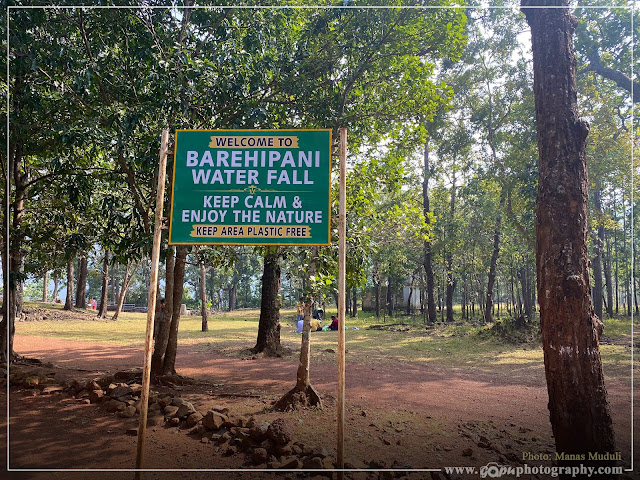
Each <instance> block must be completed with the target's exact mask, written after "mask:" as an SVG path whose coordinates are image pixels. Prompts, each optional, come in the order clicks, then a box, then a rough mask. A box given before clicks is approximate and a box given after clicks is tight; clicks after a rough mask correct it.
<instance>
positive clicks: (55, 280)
mask: <svg viewBox="0 0 640 480" xmlns="http://www.w3.org/2000/svg"><path fill="white" fill-rule="evenodd" d="M58 283H59V279H58V275H55V274H54V276H53V297H52V298H53V301H54V302H56V301H57V300H58Z"/></svg>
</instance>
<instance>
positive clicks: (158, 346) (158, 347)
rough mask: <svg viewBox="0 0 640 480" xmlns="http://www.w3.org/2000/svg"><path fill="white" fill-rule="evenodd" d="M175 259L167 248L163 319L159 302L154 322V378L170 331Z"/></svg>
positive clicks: (171, 251) (152, 365)
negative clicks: (155, 324)
mask: <svg viewBox="0 0 640 480" xmlns="http://www.w3.org/2000/svg"><path fill="white" fill-rule="evenodd" d="M175 258H176V257H175V254H174V249H173V247H172V246H169V248H168V249H167V258H166V261H165V308H164V318H161V316H160V302H156V322H158V321H160V323H159V324H158V334H157V335H156V338H155V343H154V345H153V347H154V348H153V355H152V356H151V375H152V376H154V377H155V376H158V375H160V374H161V373H162V363H163V359H164V354H165V353H166V351H167V344H168V343H169V331H170V329H171V317H172V315H173V284H174V281H173V273H174V267H175ZM158 291H159V290H158Z"/></svg>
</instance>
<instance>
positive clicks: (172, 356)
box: [162, 247, 188, 375]
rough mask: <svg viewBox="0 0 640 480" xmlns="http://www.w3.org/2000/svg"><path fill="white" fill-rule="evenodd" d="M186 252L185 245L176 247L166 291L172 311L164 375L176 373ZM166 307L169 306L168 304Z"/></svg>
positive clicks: (163, 365) (163, 366)
mask: <svg viewBox="0 0 640 480" xmlns="http://www.w3.org/2000/svg"><path fill="white" fill-rule="evenodd" d="M187 253H188V250H187V247H178V251H177V253H176V264H175V267H174V268H173V292H169V291H168V295H173V305H172V308H173V311H172V312H171V324H170V326H169V338H168V340H167V350H166V352H165V354H164V359H163V362H162V373H163V374H164V375H175V373H176V354H177V353H178V328H179V326H180V308H181V306H182V295H183V293H184V269H185V266H186V263H187ZM166 308H169V307H168V305H167V307H166ZM165 322H166V320H165Z"/></svg>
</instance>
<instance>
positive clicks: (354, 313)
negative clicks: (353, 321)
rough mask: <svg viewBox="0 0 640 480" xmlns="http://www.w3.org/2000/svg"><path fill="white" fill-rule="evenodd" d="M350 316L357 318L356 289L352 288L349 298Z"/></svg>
mask: <svg viewBox="0 0 640 480" xmlns="http://www.w3.org/2000/svg"><path fill="white" fill-rule="evenodd" d="M351 316H352V317H354V318H357V317H358V289H357V288H356V287H353V293H352V296H351Z"/></svg>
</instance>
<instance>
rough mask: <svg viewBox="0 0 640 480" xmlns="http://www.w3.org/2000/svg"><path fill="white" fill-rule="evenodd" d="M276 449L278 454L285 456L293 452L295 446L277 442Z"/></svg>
mask: <svg viewBox="0 0 640 480" xmlns="http://www.w3.org/2000/svg"><path fill="white" fill-rule="evenodd" d="M275 450H276V453H277V454H278V455H280V456H284V457H288V456H290V455H291V454H292V453H293V448H292V447H291V445H288V444H286V443H285V444H284V445H280V444H277V445H276V449H275Z"/></svg>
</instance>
